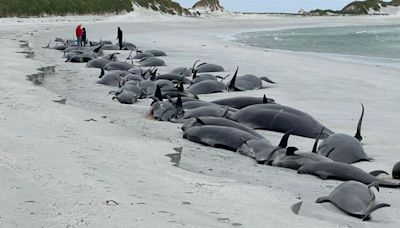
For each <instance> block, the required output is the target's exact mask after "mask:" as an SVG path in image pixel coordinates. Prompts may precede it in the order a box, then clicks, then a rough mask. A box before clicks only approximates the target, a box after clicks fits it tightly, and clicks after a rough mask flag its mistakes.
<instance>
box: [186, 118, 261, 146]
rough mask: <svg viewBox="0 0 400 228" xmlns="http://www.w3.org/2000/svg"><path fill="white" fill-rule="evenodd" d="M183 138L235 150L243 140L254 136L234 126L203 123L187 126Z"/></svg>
mask: <svg viewBox="0 0 400 228" xmlns="http://www.w3.org/2000/svg"><path fill="white" fill-rule="evenodd" d="M183 138H186V139H188V140H190V141H193V142H196V143H200V144H203V145H206V146H211V147H216V148H223V149H227V150H230V151H234V152H235V151H236V150H237V149H238V148H239V147H240V146H241V145H242V142H243V141H248V140H251V139H255V138H256V136H254V135H252V134H249V133H247V132H245V131H242V130H239V129H236V128H231V127H224V126H212V125H205V126H198V127H192V128H189V129H188V130H186V131H185V132H184V134H183Z"/></svg>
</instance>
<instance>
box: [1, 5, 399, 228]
mask: <svg viewBox="0 0 400 228" xmlns="http://www.w3.org/2000/svg"><path fill="white" fill-rule="evenodd" d="M398 19H399V18H398V17H390V16H379V17H377V16H365V17H364V16H362V17H361V16H360V17H286V16H260V15H255V16H251V15H249V16H239V17H216V18H212V17H211V18H185V17H177V16H165V15H159V14H157V13H149V12H147V11H139V12H134V13H131V14H128V15H120V16H105V17H101V16H82V17H72V16H69V17H64V18H61V17H59V18H58V17H53V18H23V19H15V18H5V19H0V22H1V23H2V26H1V28H0V47H1V50H2V54H1V55H0V66H1V67H0V128H1V132H0V179H1V180H2V182H3V183H2V185H0V192H1V193H2V194H1V196H0V199H1V200H0V202H1V204H2V206H1V207H0V227H309V228H311V227H326V228H327V227H399V224H400V218H399V216H398V215H399V214H400V198H399V197H398V194H399V190H397V189H387V188H381V189H380V192H379V193H376V195H377V201H378V202H385V203H389V204H391V207H390V208H385V209H382V210H378V211H376V212H374V213H373V214H372V220H371V221H368V222H363V221H362V220H360V219H357V218H354V217H350V216H347V215H345V214H344V213H343V212H341V211H339V210H338V209H337V208H335V207H334V206H333V205H331V204H329V203H327V204H316V203H315V200H316V199H317V198H318V197H320V196H325V195H327V194H329V192H331V191H332V189H333V188H334V187H336V186H337V185H338V184H339V183H341V182H339V181H332V180H325V181H323V180H320V179H318V178H316V177H314V176H309V175H298V174H297V173H296V172H295V171H292V170H287V169H281V168H276V167H269V166H263V165H257V164H256V163H255V162H254V160H252V159H250V158H248V157H244V156H241V155H240V154H236V153H232V152H230V151H226V150H221V149H215V148H209V147H205V146H202V145H199V144H195V143H192V142H189V141H187V140H184V139H183V138H182V131H181V129H180V127H181V125H180V124H174V123H169V122H158V121H155V120H152V119H150V118H148V116H147V114H148V111H149V104H150V102H151V101H150V99H146V100H140V101H139V102H138V103H137V104H134V105H131V106H129V105H122V104H119V103H118V102H116V101H112V100H111V96H110V95H109V94H108V93H109V91H111V90H113V89H112V88H110V87H106V86H102V85H99V84H97V83H96V81H97V80H98V75H99V74H100V71H99V70H98V69H89V68H86V67H85V64H75V63H66V62H64V61H65V59H63V58H62V52H60V51H56V50H51V49H44V48H42V47H44V46H46V45H47V44H48V42H49V41H50V40H54V39H55V38H56V37H61V38H73V34H74V28H75V26H76V24H77V23H81V24H82V25H83V26H85V27H86V28H87V31H88V38H89V39H90V40H99V39H102V40H112V41H113V42H116V40H115V37H116V32H117V26H120V27H121V28H122V29H123V30H124V32H125V33H124V34H125V39H126V41H129V42H133V43H135V44H136V45H138V47H139V48H141V49H153V48H156V49H161V50H164V51H165V52H167V53H168V56H167V57H164V58H163V59H164V60H165V61H166V63H167V67H160V68H159V71H160V72H162V73H164V72H169V71H170V70H172V69H173V68H175V67H180V66H188V67H190V66H191V65H192V64H193V62H194V61H195V60H197V59H200V60H202V61H207V62H213V63H217V64H220V65H222V66H224V67H225V69H226V70H227V72H226V74H231V73H233V72H234V70H235V69H236V67H237V66H240V71H241V72H243V73H244V72H246V73H252V74H256V75H264V76H267V77H268V78H270V79H272V80H274V81H276V82H277V85H274V86H271V87H270V88H267V89H262V90H255V91H247V92H235V93H217V94H210V95H202V96H201V99H203V100H206V101H211V100H215V99H218V98H223V97H227V96H243V95H246V96H247V95H248V96H262V95H263V94H266V95H267V96H268V97H272V98H274V99H275V100H276V101H277V102H278V103H280V104H285V105H287V106H291V107H295V108H297V109H299V110H302V111H304V112H307V113H309V114H310V115H312V116H314V117H315V118H316V119H317V120H318V121H320V122H321V123H324V124H325V125H326V126H328V127H329V128H331V129H332V130H334V131H335V132H343V133H347V134H351V135H353V134H354V133H355V130H356V125H357V120H358V117H359V115H360V112H361V108H360V103H363V104H364V105H365V108H366V111H365V118H364V123H363V127H362V132H363V137H364V141H363V145H364V148H365V151H366V152H367V153H368V155H369V156H371V157H372V158H373V159H374V161H372V162H361V163H356V164H355V165H356V166H357V167H360V168H362V169H364V170H365V171H372V170H377V169H382V170H385V171H387V172H391V170H392V167H393V165H394V164H395V163H396V162H398V161H400V154H399V152H398V151H399V149H400V138H399V134H398V133H399V132H398V129H400V121H399V120H398V113H400V104H399V100H400V94H399V87H400V83H399V72H400V64H399V62H398V61H393V62H392V63H390V64H383V63H380V62H376V61H374V60H373V59H372V58H363V57H354V56H341V55H333V54H317V53H300V52H290V51H280V50H268V49H261V48H256V47H248V46H244V45H241V44H237V43H234V42H232V41H231V40H230V37H231V36H232V35H234V34H236V33H240V32H246V31H259V30H271V29H283V28H298V27H320V26H346V25H371V24H372V25H375V24H397V23H398ZM21 41H27V42H29V47H30V49H29V50H31V51H32V52H34V56H33V58H26V57H25V55H24V54H23V53H19V52H23V51H26V50H28V48H27V47H26V46H24V45H23V44H24V43H26V42H21ZM21 44H22V47H21ZM53 44H54V42H53ZM128 55H129V51H122V52H121V54H120V56H119V58H120V59H124V58H125V57H126V56H128ZM48 66H54V67H55V72H54V73H51V74H49V75H46V76H45V78H44V82H43V83H42V84H41V85H35V84H34V83H32V81H29V80H27V75H31V74H35V73H37V72H38V70H37V69H38V68H40V67H48ZM61 99H66V102H65V104H62V103H60V102H55V101H59V100H61ZM258 132H259V133H260V134H262V135H264V136H265V137H266V138H267V139H269V140H270V141H271V142H273V143H276V144H278V142H279V140H280V137H281V134H278V133H274V132H269V131H258ZM313 143H314V141H313V140H311V139H306V138H302V137H293V138H291V139H290V141H289V144H290V145H295V146H296V147H298V148H300V149H302V150H305V151H309V150H311V148H312V145H313ZM177 147H183V151H182V158H181V161H180V163H179V166H178V167H177V166H174V164H173V163H171V161H170V158H169V157H167V156H166V155H167V154H173V153H176V152H175V151H174V148H177ZM299 206H300V211H299V213H298V214H297V213H295V212H296V211H297V209H298V208H299Z"/></svg>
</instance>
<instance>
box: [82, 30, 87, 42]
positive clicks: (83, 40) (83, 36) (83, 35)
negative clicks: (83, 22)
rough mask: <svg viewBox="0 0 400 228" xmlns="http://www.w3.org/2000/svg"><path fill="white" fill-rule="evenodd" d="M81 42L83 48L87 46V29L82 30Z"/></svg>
mask: <svg viewBox="0 0 400 228" xmlns="http://www.w3.org/2000/svg"><path fill="white" fill-rule="evenodd" d="M81 42H82V45H81V46H86V42H87V41H86V29H85V27H83V28H82V40H81Z"/></svg>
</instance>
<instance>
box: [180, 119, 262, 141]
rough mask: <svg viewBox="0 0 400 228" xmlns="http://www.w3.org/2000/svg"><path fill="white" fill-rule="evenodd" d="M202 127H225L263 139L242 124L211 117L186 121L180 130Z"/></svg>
mask: <svg viewBox="0 0 400 228" xmlns="http://www.w3.org/2000/svg"><path fill="white" fill-rule="evenodd" d="M203 125H213V126H225V127H232V128H237V129H239V130H242V131H245V132H247V133H250V134H252V135H254V136H256V137H257V138H264V136H262V135H260V134H259V133H257V132H256V131H254V130H253V129H251V128H249V127H246V126H245V125H243V124H240V123H237V122H235V121H232V120H228V119H225V118H221V117H211V116H207V117H197V118H195V119H192V120H188V121H186V122H185V124H183V126H182V130H183V131H186V130H187V129H189V128H192V127H195V126H203Z"/></svg>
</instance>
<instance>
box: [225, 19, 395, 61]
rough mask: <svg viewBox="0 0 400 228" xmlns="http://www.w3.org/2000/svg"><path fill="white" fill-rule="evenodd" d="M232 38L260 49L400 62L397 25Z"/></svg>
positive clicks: (302, 29) (273, 32)
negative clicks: (376, 58)
mask: <svg viewBox="0 0 400 228" xmlns="http://www.w3.org/2000/svg"><path fill="white" fill-rule="evenodd" d="M233 39H234V41H235V42H238V43H242V44H245V45H250V46H255V47H261V48H269V49H281V50H290V51H301V52H317V53H331V54H344V55H355V56H367V57H378V58H388V59H396V60H400V24H396V25H373V26H346V27H317V28H296V29H285V30H279V31H259V32H246V33H240V34H237V35H235V36H233Z"/></svg>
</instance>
